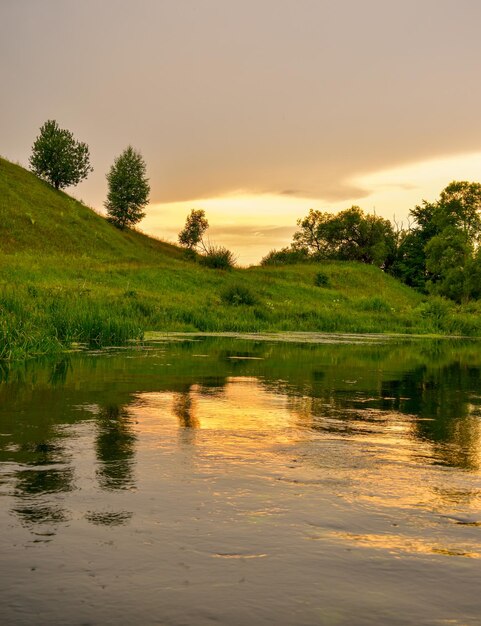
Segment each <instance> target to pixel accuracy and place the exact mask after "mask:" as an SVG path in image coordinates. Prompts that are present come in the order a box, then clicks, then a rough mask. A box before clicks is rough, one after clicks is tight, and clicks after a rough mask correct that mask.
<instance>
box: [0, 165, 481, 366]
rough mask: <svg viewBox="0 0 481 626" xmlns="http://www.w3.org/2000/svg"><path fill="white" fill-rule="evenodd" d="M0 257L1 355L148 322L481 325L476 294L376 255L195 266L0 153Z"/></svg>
mask: <svg viewBox="0 0 481 626" xmlns="http://www.w3.org/2000/svg"><path fill="white" fill-rule="evenodd" d="M0 267H1V278H0V358H2V359H19V358H25V357H27V356H33V355H38V354H45V353H50V352H55V351H61V350H65V349H68V348H70V347H71V346H72V344H74V343H81V344H86V345H89V346H105V345H113V344H121V343H125V342H126V341H129V340H138V339H141V338H142V337H143V335H144V333H145V332H146V331H164V332H168V331H178V332H195V331H201V332H221V331H228V332H273V331H305V332H343V333H409V334H412V333H415V334H435V333H440V334H458V335H469V336H479V335H481V321H480V316H479V307H478V305H477V304H476V303H474V304H472V305H469V306H467V307H458V306H456V305H454V304H452V303H449V302H447V301H444V300H441V299H439V298H429V297H425V296H423V295H422V294H419V293H417V292H416V291H414V290H412V289H410V288H409V287H407V286H406V285H403V284H401V283H400V282H398V281H397V280H395V279H394V278H392V277H390V276H388V275H386V274H384V273H383V272H382V271H381V270H379V269H378V268H375V267H372V266H367V265H363V264H359V263H347V262H325V263H321V264H307V265H295V266H282V267H251V268H247V269H233V270H231V271H220V270H212V269H209V268H206V267H203V266H200V265H199V264H198V263H197V262H196V261H195V260H189V259H187V258H186V257H185V255H184V254H183V251H182V250H181V249H180V248H179V247H178V246H174V245H171V244H168V243H165V242H161V241H158V240H156V239H153V238H150V237H147V236H146V235H143V234H142V233H138V232H132V231H126V232H121V231H119V230H117V229H115V228H114V227H113V226H112V225H111V224H109V223H108V222H107V221H106V220H105V219H104V218H103V217H101V216H99V215H97V214H96V213H95V212H94V211H92V210H91V209H89V208H88V207H86V206H85V205H83V204H81V203H80V202H77V201H76V200H74V199H72V198H71V197H69V196H68V195H67V194H65V193H62V192H58V191H55V190H53V189H52V188H51V187H49V186H48V185H47V184H45V183H43V182H42V181H40V180H38V179H37V178H36V177H35V176H34V175H33V174H31V173H30V172H28V171H26V170H24V169H23V168H21V167H19V166H17V165H13V164H12V163H9V162H8V161H5V160H3V159H2V160H0Z"/></svg>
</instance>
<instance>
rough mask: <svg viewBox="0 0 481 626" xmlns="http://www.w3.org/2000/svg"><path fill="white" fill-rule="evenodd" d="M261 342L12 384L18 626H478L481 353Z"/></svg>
mask: <svg viewBox="0 0 481 626" xmlns="http://www.w3.org/2000/svg"><path fill="white" fill-rule="evenodd" d="M264 339H265V340H263V341H260V340H254V339H248V338H240V339H239V338H225V337H224V338H219V337H215V338H212V337H211V338H206V337H198V338H195V339H193V338H188V339H186V340H183V341H174V342H158V343H156V344H152V345H150V346H147V347H145V348H142V349H128V350H116V351H107V352H104V353H99V354H73V355H70V356H66V357H62V358H60V359H58V360H56V361H54V362H51V361H50V362H49V361H47V362H42V363H34V362H28V363H26V364H23V365H17V366H11V367H10V368H7V367H6V366H3V369H1V368H0V381H1V382H0V530H1V533H0V580H1V585H0V612H1V616H0V622H1V623H2V624H3V625H10V624H12V625H13V624H14V625H19V626H21V625H24V624H25V625H27V624H28V625H31V624H42V625H43V624H45V625H56V624H58V625H70V624H75V625H82V624H99V625H104V624H142V625H144V624H145V625H149V624H165V625H176V626H177V625H178V626H180V625H193V626H197V625H199V626H203V625H205V624H222V625H224V624H225V625H229V626H231V625H232V626H235V625H237V624H239V625H247V624H249V625H251V624H254V625H257V624H259V625H263V624H275V625H293V626H294V625H295V626H297V625H311V624H319V625H348V624H349V625H363V624H381V625H397V624H399V625H400V624H416V625H452V624H457V625H473V624H481V560H480V557H481V344H479V343H476V342H472V343H462V342H460V341H459V342H454V341H453V342H450V341H447V340H445V341H427V340H423V341H411V342H407V341H402V342H400V341H399V340H389V341H383V342H381V341H380V340H371V341H365V340H360V339H359V340H356V339H355V338H350V339H349V340H348V339H347V338H338V339H332V338H331V339H330V340H329V342H327V343H300V342H299V343H297V342H296V341H291V342H288V343H285V342H278V341H273V340H269V338H264ZM291 339H292V338H291Z"/></svg>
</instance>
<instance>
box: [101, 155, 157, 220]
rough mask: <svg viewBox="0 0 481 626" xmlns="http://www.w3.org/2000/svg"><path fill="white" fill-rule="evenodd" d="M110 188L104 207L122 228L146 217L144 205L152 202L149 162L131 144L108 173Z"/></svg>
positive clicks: (110, 217)
mask: <svg viewBox="0 0 481 626" xmlns="http://www.w3.org/2000/svg"><path fill="white" fill-rule="evenodd" d="M107 181H108V184H109V191H108V194H107V200H106V202H105V208H106V209H107V213H108V216H109V220H110V221H111V222H112V224H114V225H115V226H117V228H120V229H121V230H123V229H124V228H129V227H131V226H134V225H135V224H137V222H140V220H141V219H142V218H143V217H145V213H144V211H143V208H144V207H145V206H146V205H147V203H148V202H149V193H150V185H149V179H148V178H147V176H146V165H145V161H144V159H143V158H142V155H141V154H140V152H137V151H136V150H134V149H133V148H132V146H128V147H127V148H126V149H125V150H124V151H123V152H122V154H121V155H120V156H119V157H117V158H116V159H115V161H114V164H113V165H112V167H111V168H110V171H109V173H108V174H107Z"/></svg>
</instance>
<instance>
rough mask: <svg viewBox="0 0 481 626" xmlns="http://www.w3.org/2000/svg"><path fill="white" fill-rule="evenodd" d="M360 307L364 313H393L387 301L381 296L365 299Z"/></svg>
mask: <svg viewBox="0 0 481 626" xmlns="http://www.w3.org/2000/svg"><path fill="white" fill-rule="evenodd" d="M360 305H361V310H362V311H373V312H374V313H391V311H392V309H391V307H390V306H389V304H388V303H387V302H386V300H383V299H382V298H380V297H379V296H373V297H372V298H363V299H362V300H361V303H360Z"/></svg>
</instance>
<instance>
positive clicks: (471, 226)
mask: <svg viewBox="0 0 481 626" xmlns="http://www.w3.org/2000/svg"><path fill="white" fill-rule="evenodd" d="M480 212H481V184H480V183H471V182H466V181H461V182H459V181H454V182H452V183H450V184H449V185H448V186H447V187H446V188H445V189H444V190H443V191H442V192H441V194H440V197H439V199H438V200H436V201H435V202H426V201H423V202H422V203H421V204H420V205H418V206H416V207H415V208H414V209H411V211H410V213H409V226H408V227H407V228H403V227H399V226H398V225H397V224H394V225H393V224H392V223H391V222H390V221H389V220H387V219H384V218H382V217H379V216H376V215H370V214H366V213H364V211H362V209H360V208H359V207H358V206H353V207H351V208H350V209H347V210H345V211H341V212H340V213H337V214H332V213H327V212H322V211H316V210H312V209H311V210H310V211H309V214H308V215H307V216H306V217H304V218H302V219H300V220H298V222H297V225H298V226H299V229H298V230H297V231H296V232H295V233H294V236H293V241H292V243H291V245H290V246H288V247H286V248H283V249H281V250H272V251H271V252H269V254H268V255H267V256H265V257H264V258H263V259H262V261H261V264H262V265H279V264H286V263H300V262H312V261H322V260H340V261H359V262H361V263H369V264H372V265H376V266H378V267H380V268H381V269H383V270H384V271H385V272H387V273H389V274H392V275H393V276H395V277H396V278H399V279H400V280H401V281H403V282H404V283H406V284H407V285H409V286H411V287H414V288H415V289H417V290H419V291H421V292H424V293H427V292H429V293H435V294H438V295H440V296H444V297H447V298H450V299H452V300H454V301H456V302H467V301H469V300H471V299H477V298H479V297H481V248H480V246H479V244H480V240H481V217H480Z"/></svg>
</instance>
